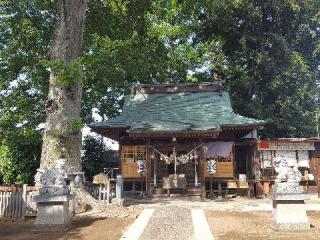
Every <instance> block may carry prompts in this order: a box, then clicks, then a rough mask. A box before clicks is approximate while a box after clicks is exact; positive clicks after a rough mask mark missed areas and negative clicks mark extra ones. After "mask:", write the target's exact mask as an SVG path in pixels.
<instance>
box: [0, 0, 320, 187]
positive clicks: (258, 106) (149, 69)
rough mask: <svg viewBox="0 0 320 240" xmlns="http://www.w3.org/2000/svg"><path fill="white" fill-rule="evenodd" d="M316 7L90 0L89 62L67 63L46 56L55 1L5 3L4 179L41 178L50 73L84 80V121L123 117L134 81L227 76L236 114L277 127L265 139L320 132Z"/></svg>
mask: <svg viewBox="0 0 320 240" xmlns="http://www.w3.org/2000/svg"><path fill="white" fill-rule="evenodd" d="M319 11H320V2H319V1H317V0H308V1H302V0H295V1H292V0H284V1H274V0H266V1H258V0H225V1H221V0H200V1H194V0H186V1H176V0H170V1H160V0H155V1H151V0H141V1H131V0H123V1H122V0H90V1H88V10H87V17H86V26H85V33H84V46H83V56H82V57H81V58H80V59H79V60H77V61H74V62H72V63H70V64H69V65H67V66H66V65H65V64H63V63H61V62H59V61H50V60H48V59H49V58H48V52H49V49H50V40H51V38H52V35H53V30H54V26H55V23H56V20H57V15H56V13H55V6H54V1H42V0H28V1H26V0H24V1H9V0H3V1H1V2H0V16H1V17H0V79H1V81H0V140H1V142H0V149H1V151H0V152H1V153H0V156H1V164H2V165H1V169H2V170H0V171H1V173H2V177H3V178H4V180H5V181H6V182H15V181H20V180H21V179H24V180H25V181H31V177H30V176H31V175H33V174H34V173H35V168H36V167H35V166H36V165H37V164H38V162H39V159H40V149H41V148H40V147H41V130H36V129H37V126H38V125H39V124H40V123H43V122H44V119H45V111H44V109H45V102H46V99H47V95H48V86H49V81H48V80H49V71H48V70H49V69H50V70H52V71H53V72H54V73H55V75H56V77H57V81H58V82H59V83H60V84H61V85H62V86H68V85H69V84H71V83H72V81H73V80H75V79H77V80H78V79H79V80H83V82H84V86H83V88H84V92H83V103H82V119H83V123H85V124H86V123H90V122H91V121H92V119H91V111H92V108H97V109H98V110H99V112H100V113H101V114H103V113H104V114H106V117H108V118H111V117H114V116H116V115H117V114H119V112H120V111H121V108H122V104H123V101H124V99H123V96H124V94H126V93H128V92H129V90H130V88H131V87H132V85H133V84H135V83H162V82H169V83H170V82H171V83H178V82H187V81H192V82H198V81H216V80H223V81H225V87H226V88H227V89H228V90H229V91H230V95H231V98H232V103H233V106H234V108H235V109H236V110H237V112H239V113H241V114H242V115H245V116H249V117H254V118H259V119H264V120H267V121H268V122H269V123H270V124H269V126H267V128H266V130H265V131H264V132H263V136H264V137H308V136H314V135H315V116H314V115H315V114H314V112H315V110H316V109H315V104H314V100H315V98H319V87H318V86H317V81H319V80H318V79H319V69H320V68H319V66H320V62H319V61H320V30H319V25H320V14H319ZM82 68H83V72H82V71H81V69H82ZM70 127H71V129H72V128H73V127H75V128H78V127H80V121H78V120H75V122H73V123H71V126H70ZM88 166H89V165H88ZM29 167H30V168H29ZM19 169H22V170H23V171H25V173H24V172H23V171H22V170H19ZM88 169H90V167H88ZM88 171H91V170H88ZM24 174H27V175H24ZM21 181H22V180H21Z"/></svg>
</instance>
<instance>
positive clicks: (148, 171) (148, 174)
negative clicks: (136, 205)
mask: <svg viewBox="0 0 320 240" xmlns="http://www.w3.org/2000/svg"><path fill="white" fill-rule="evenodd" d="M146 155H147V156H146V194H147V197H151V193H152V192H151V171H152V169H151V166H152V163H151V157H150V139H148V142H147V145H146Z"/></svg>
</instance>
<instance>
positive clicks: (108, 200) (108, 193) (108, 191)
mask: <svg viewBox="0 0 320 240" xmlns="http://www.w3.org/2000/svg"><path fill="white" fill-rule="evenodd" d="M107 204H110V181H108V182H107Z"/></svg>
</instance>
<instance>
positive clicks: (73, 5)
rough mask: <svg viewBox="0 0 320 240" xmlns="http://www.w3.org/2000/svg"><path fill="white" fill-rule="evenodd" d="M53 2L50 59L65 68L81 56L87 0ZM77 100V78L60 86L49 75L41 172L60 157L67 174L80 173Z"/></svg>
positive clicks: (79, 94)
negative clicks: (55, 16)
mask: <svg viewBox="0 0 320 240" xmlns="http://www.w3.org/2000/svg"><path fill="white" fill-rule="evenodd" d="M55 3H56V7H57V12H58V16H59V19H58V22H57V25H56V29H55V32H54V35H53V39H52V45H51V49H50V58H51V60H59V61H61V62H63V63H64V64H65V65H66V66H67V65H68V64H69V63H72V62H73V61H75V60H77V59H78V58H79V57H80V55H81V49H82V38H83V29H84V21H85V16H86V7H87V0H56V1H55ZM81 97H82V80H81V79H72V81H70V83H68V84H61V83H60V82H59V81H58V79H57V73H55V72H51V74H50V81H49V94H48V101H47V104H46V113H47V118H46V123H45V124H46V126H45V131H44V137H43V147H42V155H41V163H40V168H41V169H44V168H50V167H51V166H52V164H53V162H54V161H55V160H57V159H60V158H63V159H65V160H66V169H67V171H68V173H75V172H79V171H81V140H82V139H81V127H78V128H74V126H73V125H74V123H75V122H76V123H78V122H79V121H80V110H81Z"/></svg>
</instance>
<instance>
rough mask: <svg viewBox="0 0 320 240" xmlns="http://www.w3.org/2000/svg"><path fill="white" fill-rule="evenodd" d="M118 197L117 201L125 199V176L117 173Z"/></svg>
mask: <svg viewBox="0 0 320 240" xmlns="http://www.w3.org/2000/svg"><path fill="white" fill-rule="evenodd" d="M116 199H117V201H121V200H122V199H123V177H122V176H121V175H117V182H116Z"/></svg>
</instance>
